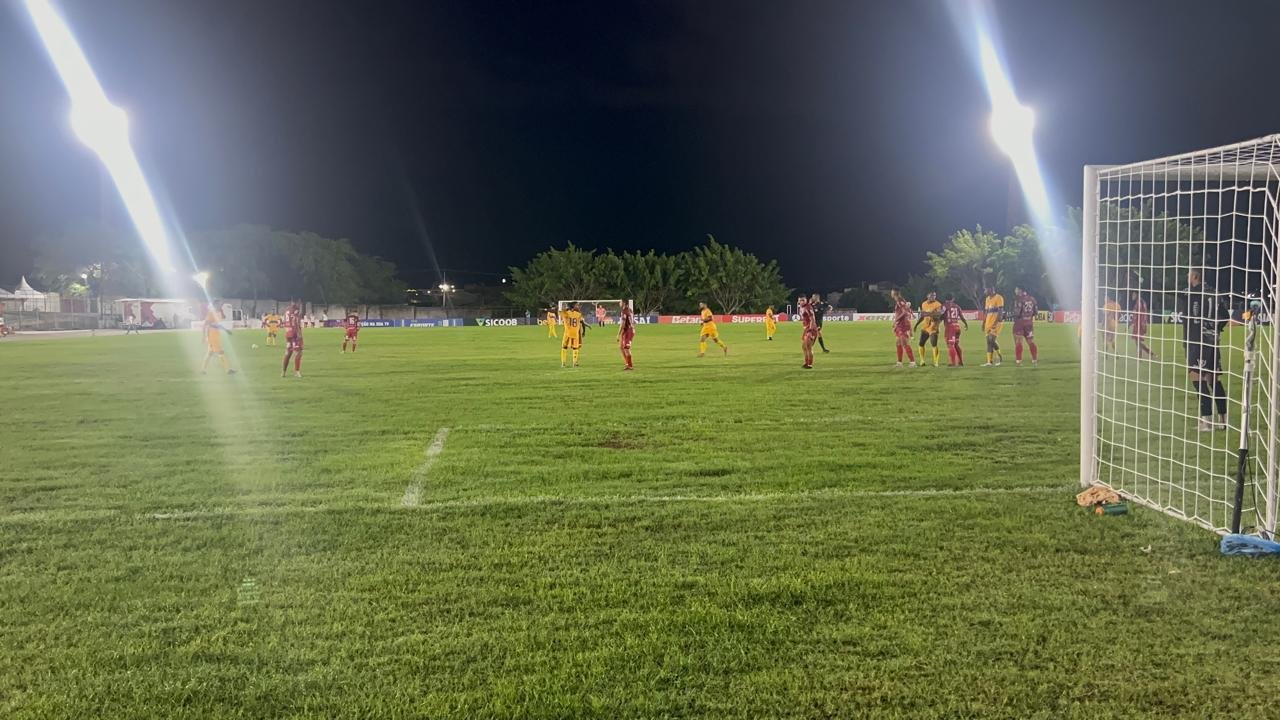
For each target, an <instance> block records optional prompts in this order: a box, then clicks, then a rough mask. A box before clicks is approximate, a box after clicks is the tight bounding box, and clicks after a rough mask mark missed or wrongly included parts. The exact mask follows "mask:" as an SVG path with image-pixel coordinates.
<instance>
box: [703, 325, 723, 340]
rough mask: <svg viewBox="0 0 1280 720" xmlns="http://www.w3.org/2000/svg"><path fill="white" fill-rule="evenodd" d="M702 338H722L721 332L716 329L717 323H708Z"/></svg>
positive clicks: (704, 327) (704, 326)
mask: <svg viewBox="0 0 1280 720" xmlns="http://www.w3.org/2000/svg"><path fill="white" fill-rule="evenodd" d="M702 337H704V338H716V339H717V340H718V339H719V338H720V331H719V330H717V329H716V324H715V323H707V324H706V325H703V326H702Z"/></svg>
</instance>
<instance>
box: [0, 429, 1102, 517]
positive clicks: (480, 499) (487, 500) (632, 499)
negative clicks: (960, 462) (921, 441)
mask: <svg viewBox="0 0 1280 720" xmlns="http://www.w3.org/2000/svg"><path fill="white" fill-rule="evenodd" d="M433 445H434V443H433ZM441 445H443V440H442V441H441ZM436 455H439V451H437V452H436ZM423 465H424V466H427V465H428V463H425V462H424V463H423ZM422 477H425V476H422ZM412 488H413V486H410V489H412ZM1077 491H1078V488H1077V487H1076V486H1075V485H1063V486H1061V487H1054V486H1043V485H1041V486H1031V487H975V488H954V489H950V488H919V489H908V490H854V489H842V488H827V489H823V490H799V491H794V492H764V493H727V494H722V495H480V496H476V497H472V498H458V499H455V500H439V501H435V502H426V503H424V502H422V501H421V485H419V486H418V495H417V496H415V498H414V500H415V502H414V504H413V505H412V506H411V507H416V508H419V509H422V510H448V509H453V508H473V507H501V506H533V505H615V504H636V505H639V504H644V503H655V504H656V503H690V504H696V503H734V502H744V503H751V502H772V501H780V500H806V499H823V498H895V497H898V498H979V499H980V498H983V497H986V496H1002V495H1031V496H1035V495H1060V496H1062V497H1064V498H1067V497H1070V499H1071V500H1072V503H1074V500H1075V493H1076V492H1077ZM405 497H406V500H405V504H406V505H408V504H409V503H408V499H409V493H408V492H407V491H406V493H405ZM1072 506H1074V505H1072ZM352 509H357V510H359V509H368V510H376V509H378V507H377V506H366V505H265V506H245V507H229V506H222V507H206V508H196V509H188V510H181V509H173V510H165V511H161V512H152V513H144V514H142V515H139V516H135V517H141V518H144V519H149V520H194V519H199V518H210V517H248V516H255V515H277V514H288V513H309V512H328V511H334V512H342V511H345V510H352ZM120 516H121V513H119V512H118V511H114V510H106V509H102V510H81V511H70V512H65V513H63V512H58V511H54V510H37V511H31V512H21V513H13V514H11V515H7V516H0V525H9V524H14V525H17V524H24V523H29V522H42V521H66V520H72V519H74V520H83V521H89V520H108V519H112V518H117V517H120Z"/></svg>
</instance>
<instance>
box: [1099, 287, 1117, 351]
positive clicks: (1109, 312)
mask: <svg viewBox="0 0 1280 720" xmlns="http://www.w3.org/2000/svg"><path fill="white" fill-rule="evenodd" d="M1119 327H1120V303H1118V302H1116V301H1115V298H1113V297H1111V296H1110V295H1108V296H1107V301H1106V302H1105V303H1103V304H1102V335H1103V337H1104V338H1106V342H1107V350H1110V351H1111V352H1115V351H1116V331H1117V330H1118V329H1119Z"/></svg>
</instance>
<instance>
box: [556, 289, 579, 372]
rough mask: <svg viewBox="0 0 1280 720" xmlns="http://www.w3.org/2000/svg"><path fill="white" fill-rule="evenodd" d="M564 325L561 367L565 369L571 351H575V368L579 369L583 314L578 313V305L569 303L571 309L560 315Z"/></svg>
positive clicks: (561, 343) (561, 342) (561, 344)
mask: <svg viewBox="0 0 1280 720" xmlns="http://www.w3.org/2000/svg"><path fill="white" fill-rule="evenodd" d="M560 320H561V321H562V322H563V323H564V339H563V340H561V341H560V367H565V363H566V362H568V360H569V351H570V350H572V351H573V366H574V367H578V353H579V352H580V351H581V350H582V313H581V312H578V303H576V302H574V303H569V307H568V308H567V309H566V310H565V311H564V312H562V313H560Z"/></svg>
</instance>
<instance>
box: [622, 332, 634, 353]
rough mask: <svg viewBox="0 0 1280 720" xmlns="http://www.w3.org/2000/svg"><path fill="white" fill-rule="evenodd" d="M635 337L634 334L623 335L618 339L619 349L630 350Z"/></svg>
mask: <svg viewBox="0 0 1280 720" xmlns="http://www.w3.org/2000/svg"><path fill="white" fill-rule="evenodd" d="M635 337H636V334H635V333H634V332H629V333H623V334H622V336H621V337H619V338H618V347H620V348H622V349H623V350H630V349H631V341H632V340H634V339H635Z"/></svg>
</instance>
